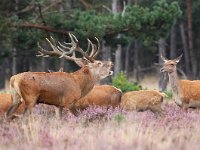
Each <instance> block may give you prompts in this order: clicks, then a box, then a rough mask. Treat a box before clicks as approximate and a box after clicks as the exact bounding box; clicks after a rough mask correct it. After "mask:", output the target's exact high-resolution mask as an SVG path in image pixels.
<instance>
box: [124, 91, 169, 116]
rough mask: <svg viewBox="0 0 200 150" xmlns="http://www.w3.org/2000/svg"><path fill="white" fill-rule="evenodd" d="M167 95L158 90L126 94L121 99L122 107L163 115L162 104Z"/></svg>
mask: <svg viewBox="0 0 200 150" xmlns="http://www.w3.org/2000/svg"><path fill="white" fill-rule="evenodd" d="M164 96H165V94H163V93H160V92H158V91H156V90H140V91H131V92H127V93H125V94H124V95H123V96H122V98H121V107H122V108H123V109H125V110H136V111H145V110H151V111H152V112H154V113H158V114H162V111H163V110H162V108H161V104H162V102H163V98H164Z"/></svg>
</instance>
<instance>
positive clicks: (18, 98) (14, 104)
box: [6, 93, 23, 118]
mask: <svg viewBox="0 0 200 150" xmlns="http://www.w3.org/2000/svg"><path fill="white" fill-rule="evenodd" d="M22 100H23V99H22V97H21V96H20V95H19V94H18V93H14V94H13V95H12V105H11V106H10V107H9V108H8V110H7V112H6V118H10V117H12V115H13V113H14V112H15V111H16V110H17V108H18V107H19V105H20V104H21V103H22Z"/></svg>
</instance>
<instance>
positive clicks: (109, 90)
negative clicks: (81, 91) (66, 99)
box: [77, 85, 122, 108]
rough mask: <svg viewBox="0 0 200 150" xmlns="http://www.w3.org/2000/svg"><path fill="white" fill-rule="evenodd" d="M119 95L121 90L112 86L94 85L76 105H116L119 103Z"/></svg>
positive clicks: (84, 106)
mask: <svg viewBox="0 0 200 150" xmlns="http://www.w3.org/2000/svg"><path fill="white" fill-rule="evenodd" d="M121 95H122V92H121V90H119V89H117V88H115V87H113V86H109V85H100V86H94V88H93V89H92V90H91V91H90V92H89V93H88V94H87V95H86V96H84V97H83V98H81V99H80V100H79V101H78V102H77V103H78V104H77V105H78V106H79V107H83V108H86V107H88V106H90V105H97V106H113V107H116V106H118V105H119V104H120V100H121Z"/></svg>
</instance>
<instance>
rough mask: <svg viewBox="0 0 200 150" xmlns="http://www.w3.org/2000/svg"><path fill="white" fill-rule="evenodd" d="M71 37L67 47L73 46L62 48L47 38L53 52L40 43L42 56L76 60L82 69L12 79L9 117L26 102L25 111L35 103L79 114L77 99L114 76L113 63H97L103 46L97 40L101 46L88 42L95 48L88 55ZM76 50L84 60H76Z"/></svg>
mask: <svg viewBox="0 0 200 150" xmlns="http://www.w3.org/2000/svg"><path fill="white" fill-rule="evenodd" d="M69 36H70V38H71V41H72V42H71V43H65V44H66V45H71V47H67V46H65V45H62V44H60V43H59V42H58V43H59V45H56V42H55V40H54V39H53V38H52V39H51V40H52V41H50V40H48V39H47V41H48V43H49V44H50V46H51V48H52V49H53V51H48V50H45V49H43V48H42V47H40V45H39V44H38V46H39V48H40V50H39V53H40V55H39V56H43V57H46V56H53V57H54V56H56V57H60V58H61V57H64V58H65V59H67V60H72V61H74V62H75V63H76V64H78V65H79V66H80V67H81V69H79V70H78V71H76V72H74V73H65V72H50V73H47V72H24V73H21V74H17V75H14V76H12V77H11V79H10V89H11V92H12V106H11V107H10V108H9V110H8V111H7V113H6V116H7V117H10V116H11V115H12V113H13V112H15V110H16V109H17V108H18V107H19V105H20V104H21V103H22V102H23V101H24V102H25V105H26V110H29V112H31V109H32V107H33V106H34V105H35V104H36V103H45V104H50V105H55V106H59V107H60V108H61V109H60V110H62V108H63V107H65V108H67V109H69V110H70V111H71V112H72V113H73V114H75V115H76V113H77V111H76V107H75V103H76V102H77V100H78V99H80V98H81V97H83V96H85V95H86V94H87V93H88V92H89V91H90V90H91V89H92V88H93V86H94V84H95V83H96V82H97V81H99V80H101V79H103V78H105V77H107V76H109V75H111V74H112V71H110V70H111V67H112V62H111V61H99V60H95V57H96V55H97V54H98V52H99V47H100V46H99V41H98V39H96V40H97V42H98V46H96V45H94V44H93V43H92V42H91V41H90V40H88V44H89V45H88V50H89V47H90V46H92V52H91V53H90V54H88V50H87V51H86V52H85V51H83V50H82V49H81V48H80V47H79V45H78V40H77V39H76V37H75V36H74V35H72V34H69ZM60 46H61V47H62V48H63V49H62V48H61V47H60ZM67 50H68V51H67ZM75 51H78V52H80V53H81V54H82V55H83V57H81V58H77V57H76V56H75ZM70 55H71V56H70ZM60 113H61V111H60Z"/></svg>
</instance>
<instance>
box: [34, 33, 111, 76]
mask: <svg viewBox="0 0 200 150" xmlns="http://www.w3.org/2000/svg"><path fill="white" fill-rule="evenodd" d="M69 37H70V39H71V43H65V42H64V43H62V44H61V43H60V42H56V41H55V40H54V39H53V38H52V37H51V38H50V39H46V40H47V42H48V43H49V45H50V46H51V48H52V51H48V50H45V49H43V48H42V47H41V46H40V45H39V43H38V47H39V51H38V52H39V55H37V56H42V57H49V56H52V57H59V58H65V59H67V60H71V61H74V62H75V63H76V64H77V65H78V66H80V67H85V66H86V67H88V68H89V69H90V71H91V72H92V73H93V74H94V75H95V77H96V78H97V79H103V78H105V77H107V76H109V75H112V74H113V71H111V68H112V66H113V64H112V62H111V61H100V60H96V59H95V58H96V56H97V55H98V53H99V51H100V42H99V40H98V39H97V38H96V37H95V39H96V41H97V45H96V44H93V43H92V42H91V41H90V40H89V39H87V41H88V48H87V50H86V51H84V50H83V49H82V48H81V47H80V46H79V42H78V40H77V38H76V37H75V35H73V34H70V33H69ZM76 52H79V53H81V55H82V57H76Z"/></svg>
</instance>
